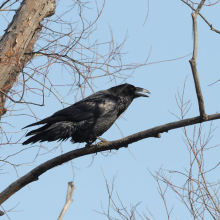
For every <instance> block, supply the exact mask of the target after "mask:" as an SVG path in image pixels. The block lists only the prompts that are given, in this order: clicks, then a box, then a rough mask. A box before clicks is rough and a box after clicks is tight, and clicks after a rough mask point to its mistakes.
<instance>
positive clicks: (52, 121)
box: [22, 116, 65, 129]
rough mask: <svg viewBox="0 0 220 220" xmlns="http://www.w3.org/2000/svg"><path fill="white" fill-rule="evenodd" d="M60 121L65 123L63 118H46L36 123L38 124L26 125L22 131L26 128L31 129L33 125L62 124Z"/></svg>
mask: <svg viewBox="0 0 220 220" xmlns="http://www.w3.org/2000/svg"><path fill="white" fill-rule="evenodd" d="M62 121H65V117H64V116H50V117H47V118H45V119H43V120H41V121H38V122H35V123H33V124H30V125H27V126H25V127H23V128H22V129H24V128H28V127H31V126H35V125H42V124H53V123H56V122H62Z"/></svg>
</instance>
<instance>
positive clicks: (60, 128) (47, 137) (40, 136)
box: [23, 121, 76, 145]
mask: <svg viewBox="0 0 220 220" xmlns="http://www.w3.org/2000/svg"><path fill="white" fill-rule="evenodd" d="M75 130H76V126H75V125H74V123H73V122H66V121H62V122H57V123H55V124H47V125H44V126H43V127H41V128H39V129H36V130H33V131H30V132H29V133H28V134H27V135H26V136H30V135H34V136H32V137H30V138H29V139H27V140H26V141H25V142H23V145H26V144H30V143H36V142H38V141H39V142H44V141H48V142H50V141H55V140H58V141H64V140H67V139H68V138H70V137H71V136H72V135H73V133H74V132H75Z"/></svg>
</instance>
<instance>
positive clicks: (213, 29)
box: [181, 0, 220, 34]
mask: <svg viewBox="0 0 220 220" xmlns="http://www.w3.org/2000/svg"><path fill="white" fill-rule="evenodd" d="M181 1H182V2H183V3H185V4H186V5H188V6H189V7H190V8H191V9H192V10H193V11H196V9H194V8H193V7H192V6H191V5H190V4H189V3H188V2H186V1H184V0H181ZM199 16H200V17H201V18H202V19H203V20H204V21H205V23H206V24H207V25H208V26H209V27H210V28H211V30H212V31H215V32H216V33H218V34H220V31H218V30H216V29H215V28H213V27H212V24H210V23H209V22H208V21H207V20H206V19H205V17H204V16H203V15H202V14H200V13H199Z"/></svg>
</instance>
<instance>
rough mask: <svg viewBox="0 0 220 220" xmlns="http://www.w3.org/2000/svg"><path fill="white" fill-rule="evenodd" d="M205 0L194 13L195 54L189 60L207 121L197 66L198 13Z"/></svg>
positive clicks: (200, 106) (202, 110) (200, 110)
mask: <svg viewBox="0 0 220 220" xmlns="http://www.w3.org/2000/svg"><path fill="white" fill-rule="evenodd" d="M204 2H205V0H202V1H201V2H200V4H199V6H198V8H197V9H196V12H195V13H192V19H193V31H194V47H193V56H192V59H191V60H190V61H189V62H190V65H191V68H192V73H193V78H194V83H195V88H196V94H197V99H198V104H199V112H200V117H201V118H202V119H203V120H204V121H205V120H207V115H206V113H205V106H204V100H203V96H202V90H201V87H200V82H199V75H198V72H197V68H196V60H197V51H198V30H197V15H198V13H199V11H200V10H201V8H202V6H203V4H204Z"/></svg>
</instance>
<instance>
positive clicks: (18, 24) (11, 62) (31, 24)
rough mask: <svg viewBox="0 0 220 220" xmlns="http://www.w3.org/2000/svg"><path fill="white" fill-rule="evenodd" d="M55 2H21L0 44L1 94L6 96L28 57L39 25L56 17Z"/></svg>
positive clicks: (0, 110)
mask: <svg viewBox="0 0 220 220" xmlns="http://www.w3.org/2000/svg"><path fill="white" fill-rule="evenodd" d="M55 8H56V1H55V0H38V1H34V0H24V1H23V2H22V4H21V6H20V8H19V9H18V11H17V13H16V14H15V16H14V18H13V20H12V22H11V24H10V25H9V27H8V28H7V30H6V31H5V34H4V36H3V37H2V38H1V41H0V90H1V91H3V92H4V93H8V91H9V90H10V89H11V87H12V85H13V83H14V82H15V81H16V80H17V77H18V75H19V73H20V71H21V70H22V69H23V68H24V65H25V64H26V63H27V62H28V61H29V60H30V59H31V58H32V57H31V56H30V55H24V53H29V54H30V53H31V51H32V48H33V45H34V43H35V41H36V36H37V34H38V32H39V31H40V30H41V25H40V23H41V22H42V21H43V19H44V18H45V17H48V16H51V15H53V14H54V13H55ZM4 102H5V95H4V94H3V93H1V97H0V116H1V115H2V114H4V113H5V110H4Z"/></svg>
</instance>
